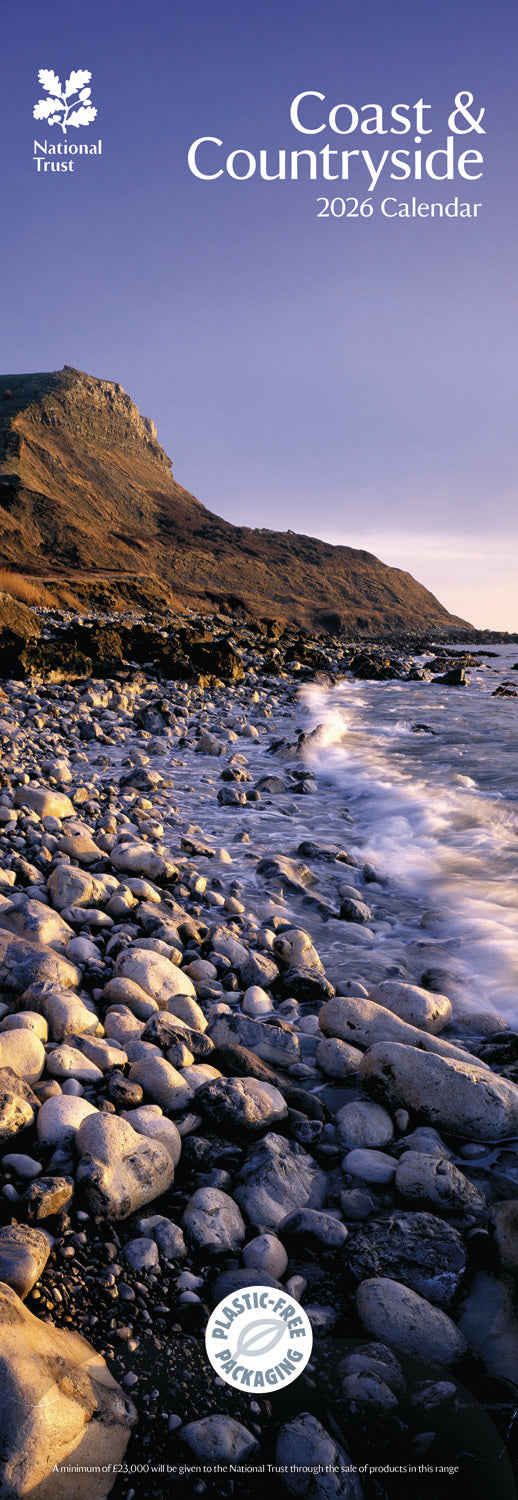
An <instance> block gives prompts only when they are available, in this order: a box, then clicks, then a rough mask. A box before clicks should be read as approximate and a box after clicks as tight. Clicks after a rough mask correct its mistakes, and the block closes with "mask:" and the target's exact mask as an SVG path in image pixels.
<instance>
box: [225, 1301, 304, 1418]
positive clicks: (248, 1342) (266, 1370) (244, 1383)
mask: <svg viewBox="0 0 518 1500" xmlns="http://www.w3.org/2000/svg"><path fill="white" fill-rule="evenodd" d="M312 1347H313V1332H312V1328H311V1323H310V1321H309V1318H308V1316H307V1313H305V1312H304V1309H303V1308H302V1307H300V1306H299V1303H298V1302H295V1301H293V1300H292V1299H290V1298H289V1297H288V1296H278V1295H277V1292H276V1290H275V1288H272V1287H270V1286H261V1285H258V1286H248V1287H246V1288H243V1290H241V1291H239V1292H236V1293H234V1294H233V1295H232V1294H231V1295H230V1297H224V1298H223V1301H222V1302H218V1305H217V1307H215V1308H214V1312H213V1313H212V1314H211V1316H210V1318H209V1321H208V1324H207V1330H206V1334H205V1348H206V1350H207V1354H208V1357H209V1359H210V1362H211V1365H212V1368H213V1369H214V1370H215V1371H216V1374H217V1375H219V1376H220V1378H221V1379H222V1380H224V1381H225V1382H226V1384H227V1385H231V1386H233V1387H234V1390H238V1391H240V1390H243V1389H245V1390H249V1391H255V1392H256V1394H257V1392H259V1393H260V1394H264V1395H265V1396H266V1395H271V1393H272V1391H275V1390H281V1389H282V1388H283V1387H284V1386H286V1385H291V1383H292V1381H293V1380H297V1378H298V1376H299V1375H301V1374H302V1371H303V1370H305V1368H306V1365H307V1363H308V1360H309V1358H310V1355H311V1350H312Z"/></svg>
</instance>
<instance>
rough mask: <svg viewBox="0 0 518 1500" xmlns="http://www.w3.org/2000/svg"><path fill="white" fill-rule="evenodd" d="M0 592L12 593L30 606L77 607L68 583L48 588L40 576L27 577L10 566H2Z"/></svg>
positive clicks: (49, 607) (13, 596) (33, 607)
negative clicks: (12, 569)
mask: <svg viewBox="0 0 518 1500" xmlns="http://www.w3.org/2000/svg"><path fill="white" fill-rule="evenodd" d="M0 592H3V593H6V594H10V595H11V598H12V599H19V600H20V602H21V603H22V604H27V605H29V608H32V609H36V608H38V607H39V608H46V609H57V608H61V609H76V608H77V604H78V601H77V599H76V597H75V595H74V593H73V592H72V589H70V588H68V587H67V585H66V584H53V586H52V588H48V587H47V585H46V584H45V583H43V582H42V580H41V579H39V578H26V577H24V575H23V573H13V572H12V571H11V569H10V568H0Z"/></svg>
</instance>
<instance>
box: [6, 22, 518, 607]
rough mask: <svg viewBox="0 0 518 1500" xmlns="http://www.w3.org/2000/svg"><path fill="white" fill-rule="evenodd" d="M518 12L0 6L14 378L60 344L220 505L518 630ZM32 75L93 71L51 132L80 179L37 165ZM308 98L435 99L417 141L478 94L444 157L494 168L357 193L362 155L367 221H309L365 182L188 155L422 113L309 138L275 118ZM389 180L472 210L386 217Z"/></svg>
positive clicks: (374, 142)
mask: <svg viewBox="0 0 518 1500" xmlns="http://www.w3.org/2000/svg"><path fill="white" fill-rule="evenodd" d="M517 18H518V13H517V11H516V5H515V0H496V3H489V0H433V4H425V5H420V6H418V5H417V4H416V0H361V3H359V0H356V3H355V4H354V5H353V4H352V3H350V0H283V4H282V5H279V3H278V0H275V3H273V0H261V3H258V0H248V3H247V4H246V6H245V5H244V4H243V3H242V0H239V3H237V0H220V3H219V4H218V5H215V4H214V0H190V3H189V4H186V3H184V4H178V3H176V4H175V3H174V0H149V3H146V4H143V3H141V0H110V3H109V4H106V0H103V3H102V4H101V3H100V0H89V3H88V5H87V6H86V5H85V6H81V7H79V6H76V5H70V4H69V3H66V4H65V3H62V0H57V3H50V4H48V5H47V6H42V5H41V0H37V3H36V0H25V3H24V5H23V7H19V8H16V7H14V6H12V7H8V8H7V9H6V10H5V11H4V16H3V23H2V32H3V36H2V41H3V52H2V61H1V63H0V67H1V71H2V89H1V99H2V113H3V121H2V132H1V142H0V159H1V174H2V201H3V207H4V218H3V228H2V236H1V241H0V258H1V282H0V286H1V292H0V298H1V327H2V342H3V354H2V361H1V364H2V369H3V370H4V371H13V372H14V371H17V370H31V369H34V370H38V369H39V370H46V369H55V368H59V367H61V366H62V365H63V364H65V363H68V364H73V365H77V366H78V367H80V368H82V369H86V370H89V371H90V372H91V373H92V374H95V375H102V376H105V377H107V378H109V379H113V380H118V381H120V383H121V384H122V385H123V386H124V387H125V389H126V390H127V391H128V392H129V393H130V395H131V396H132V397H133V399H134V400H135V401H136V403H137V405H138V406H139V407H140V409H141V411H142V412H143V413H144V414H145V415H148V416H151V417H153V418H154V420H155V421H156V423H157V426H158V433H159V438H160V440H161V442H162V443H163V445H164V447H165V448H166V450H167V452H168V453H170V454H171V455H172V458H173V462H174V472H175V476H176V478H177V479H178V480H179V481H180V482H181V483H183V484H184V485H185V486H186V487H187V488H188V489H191V490H192V491H193V492H194V493H195V494H197V495H198V497H199V498H200V499H201V500H203V502H204V503H205V504H206V505H207V506H209V507H210V508H211V509H213V510H215V511H218V512H219V513H220V514H223V515H225V516H227V517H228V518H229V519H230V520H233V521H241V522H244V523H245V524H248V525H259V526H272V527H279V528H287V527H290V528H291V529H293V530H299V531H304V532H306V533H314V534H317V535H319V536H322V537H325V538H328V539H330V540H332V541H342V542H349V543H351V544H352V545H355V546H360V547H368V548H369V549H370V550H372V551H374V552H377V553H378V555H379V556H381V557H382V558H384V559H385V560H386V561H389V562H393V563H396V564H398V565H400V566H402V567H407V568H408V569H409V570H410V571H411V572H413V573H414V574H415V576H416V577H418V578H419V579H421V580H422V581H423V582H424V583H426V584H427V586H428V587H429V588H431V589H432V590H433V592H434V593H436V594H437V595H438V596H439V597H440V598H441V599H442V600H443V602H444V603H445V604H447V605H448V607H449V608H451V609H452V610H454V611H455V612H456V613H461V614H464V615H465V616H466V617H467V618H469V619H471V620H473V621H474V622H475V623H476V624H479V625H490V626H493V627H495V628H507V629H514V630H516V629H518V608H517V607H516V603H515V599H516V582H515V577H516V561H517V556H516V554H517V552H518V546H517V535H516V534H517V529H518V527H517V522H516V514H517V507H516V504H515V503H514V504H513V501H514V497H515V493H516V478H515V476H516V446H517V439H516V422H515V420H513V419H514V410H513V412H512V411H511V391H513V394H514V388H515V385H516V380H515V375H516V369H515V366H516V348H517V338H516V290H515V285H516V278H515V267H516V254H517V243H518V236H517V224H516V160H517V150H518V140H517V128H516V83H515V77H516V62H517V57H518V45H517V29H518V28H517ZM40 68H46V69H49V70H50V69H52V70H54V71H55V72H57V73H58V74H59V76H60V78H61V79H62V81H64V79H65V78H66V77H67V76H68V74H69V73H70V71H71V70H72V69H79V68H84V69H88V70H90V71H91V73H92V85H91V87H92V100H93V103H94V104H95V105H96V106H97V108H98V116H97V119H96V121H95V123H94V124H91V125H90V126H88V127H86V128H84V129H79V130H77V131H76V130H72V129H69V131H68V134H67V138H66V139H67V141H73V142H76V141H77V142H78V143H79V142H82V143H86V142H88V143H91V142H92V141H94V140H97V139H98V137H99V136H101V138H102V142H103V154H102V156H101V157H100V158H98V159H95V158H85V157H81V158H77V161H76V166H75V170H74V173H73V174H70V175H69V174H67V173H54V174H50V173H46V174H44V173H42V172H39V173H38V172H36V168H35V165H34V162H33V160H32V155H33V141H34V138H35V137H36V138H37V139H38V140H40V141H42V140H45V139H47V140H48V141H49V142H50V141H53V142H57V140H58V139H60V140H61V141H64V139H65V138H64V136H63V134H62V132H61V131H60V130H59V128H58V127H56V126H53V127H52V126H48V125H46V124H45V122H38V123H36V122H35V121H34V120H33V118H32V110H33V105H34V104H35V102H36V101H37V99H38V98H40V97H41V96H42V89H41V87H40V85H39V83H38V78H37V75H38V70H39V69H40ZM303 90H318V91H320V92H321V93H323V94H324V95H325V96H326V101H327V109H326V105H322V106H321V108H322V110H323V111H324V113H323V114H322V119H324V118H327V114H328V113H329V110H330V109H331V107H332V106H333V105H336V104H340V103H343V102H347V103H349V104H352V105H355V106H356V107H357V108H358V109H359V108H360V106H361V105H362V104H367V103H372V102H373V101H374V102H377V103H380V104H381V105H383V107H384V109H385V111H387V112H388V111H390V107H391V105H393V104H396V103H398V102H400V101H404V102H406V103H408V104H414V103H415V101H416V100H418V99H419V98H421V97H422V98H424V100H425V101H426V102H429V103H430V104H431V105H432V111H431V112H430V114H429V116H428V118H429V120H430V122H431V123H432V125H433V136H432V137H430V138H429V144H428V143H427V142H425V149H426V150H428V149H430V148H431V147H433V148H439V147H442V146H443V145H444V144H445V139H446V135H447V133H448V127H447V118H448V114H449V112H450V110H451V109H452V107H453V101H454V96H455V94H456V93H457V92H458V91H459V90H470V91H471V92H472V93H473V95H474V105H473V111H474V113H475V114H478V111H479V109H480V108H481V107H482V106H484V107H485V111H486V112H485V116H484V119H483V125H484V127H485V128H486V135H484V136H479V135H478V134H476V133H473V134H470V135H469V136H468V137H465V138H463V139H462V140H461V141H460V144H459V145H458V149H465V148H467V147H469V148H477V147H480V148H481V149H482V150H483V153H484V158H485V162H484V175H483V178H482V179H481V181H480V182H471V183H464V184H463V183H462V180H459V179H458V178H457V179H456V181H455V183H431V182H430V180H429V179H428V180H424V181H423V182H420V183H417V184H415V183H413V182H412V181H410V182H408V183H407V182H394V181H392V182H391V181H390V179H388V178H387V179H386V186H385V185H384V183H385V178H383V181H382V182H381V183H380V186H378V187H377V188H376V189H375V190H374V192H373V193H372V194H370V195H369V193H368V191H367V189H368V174H367V173H366V170H364V169H363V168H362V169H361V170H362V171H364V175H363V176H361V175H360V169H359V168H357V169H356V170H357V171H358V176H357V179H356V180H357V184H358V187H360V188H361V191H360V200H361V199H363V198H369V197H372V200H373V204H374V208H375V211H374V213H373V215H372V217H371V218H368V219H361V218H359V219H350V218H342V219H333V218H331V217H329V218H326V219H318V218H317V206H316V200H317V197H319V198H321V197H322V196H323V195H325V194H326V188H327V194H328V196H331V195H339V196H344V197H345V196H347V193H348V192H349V191H350V193H351V195H353V194H354V192H355V187H356V183H355V182H353V181H351V183H350V184H347V183H345V184H344V183H341V182H338V183H330V184H326V183H325V182H322V181H321V180H319V181H318V182H312V181H303V180H301V181H299V182H291V181H286V182H263V181H260V180H259V179H258V177H257V176H255V177H253V178H251V179H250V180H249V181H246V182H237V181H233V180H231V179H230V178H229V177H228V175H227V174H226V173H225V175H224V176H223V177H222V178H220V179H218V180H217V181H214V182H201V181H199V180H197V179H196V178H195V177H194V176H193V175H192V174H191V173H190V172H189V170H188V167H187V151H188V148H189V146H190V144H191V142H192V141H193V140H194V139H195V138H197V137H200V136H206V135H207V136H217V137H218V138H219V139H221V140H222V141H223V142H224V150H222V151H221V152H217V151H215V150H214V155H213V156H211V157H210V158H209V155H208V153H207V156H206V157H204V156H203V157H202V156H201V155H200V160H203V162H205V161H207V164H209V161H210V166H212V164H214V169H216V166H217V165H219V163H220V160H222V161H223V162H224V161H225V159H226V155H227V154H228V153H229V152H231V151H233V150H235V149H237V148H246V149H248V150H250V151H252V152H253V153H255V154H256V155H257V154H258V152H259V149H260V148H269V150H270V151H271V152H272V153H273V155H272V157H271V160H275V157H276V152H277V149H278V148H280V147H282V148H285V149H287V150H288V152H289V151H291V150H292V149H299V150H300V149H304V148H306V149H309V148H313V149H317V148H320V147H322V145H324V144H325V143H326V142H327V143H329V144H331V146H332V147H333V148H336V147H339V148H340V150H341V149H342V148H343V147H344V146H346V147H349V148H353V147H357V146H363V147H367V148H369V149H370V150H371V152H372V155H373V157H375V158H376V159H378V158H379V156H380V154H381V151H382V150H383V149H385V148H389V149H391V150H392V149H397V148H401V147H405V148H407V149H412V150H414V149H415V145H414V139H413V130H412V133H411V134H410V135H409V136H405V137H402V136H397V137H396V136H394V137H391V136H390V135H388V136H387V137H385V136H383V137H381V136H379V137H378V136H376V135H373V136H369V137H365V136H360V134H359V133H356V135H355V136H354V138H353V137H352V136H348V137H345V138H344V137H343V136H338V135H336V134H333V132H332V131H330V130H329V129H326V132H325V133H324V134H322V135H320V136H314V137H309V136H304V135H302V134H299V133H298V132H297V131H296V130H295V129H294V127H293V125H292V124H291V123H290V118H289V110H290V103H291V100H292V99H293V97H294V96H295V95H296V94H298V93H300V92H302V91H303ZM317 107H320V106H318V101H315V105H314V108H315V110H316V108H317ZM305 118H307V119H308V122H309V120H310V112H309V106H308V114H307V116H305ZM342 118H343V117H342ZM315 120H316V122H317V123H318V122H319V121H318V119H317V115H316V113H315ZM388 123H390V122H388ZM459 140H460V138H459ZM209 169H210V167H209V165H207V170H209ZM352 170H353V169H352ZM388 170H389V168H387V169H386V171H388ZM386 194H390V195H392V196H394V197H395V199H396V201H397V202H398V203H399V202H401V201H411V199H412V196H413V195H414V194H416V195H417V198H418V201H442V202H444V203H446V202H449V201H451V200H452V198H454V197H455V195H457V196H459V199H460V200H461V201H469V202H471V203H472V202H481V203H482V209H481V210H480V211H479V217H478V218H477V220H476V221H475V220H474V219H472V218H467V219H460V218H459V219H453V218H451V219H448V220H447V219H445V218H442V219H434V220H430V219H413V220H412V219H411V220H409V219H400V218H391V219H387V218H384V217H383V216H382V215H381V212H380V204H381V201H382V199H383V198H384V196H385V195H386ZM511 277H512V279H511ZM513 377H514V378H513ZM513 407H514V403H513Z"/></svg>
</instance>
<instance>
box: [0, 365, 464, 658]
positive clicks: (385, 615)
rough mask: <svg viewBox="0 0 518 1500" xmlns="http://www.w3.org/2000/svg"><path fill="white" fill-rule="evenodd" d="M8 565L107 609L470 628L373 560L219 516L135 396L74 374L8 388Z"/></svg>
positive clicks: (0, 494) (4, 507)
mask: <svg viewBox="0 0 518 1500" xmlns="http://www.w3.org/2000/svg"><path fill="white" fill-rule="evenodd" d="M237 563H238V566H236V564H237ZM0 565H1V566H3V567H5V568H6V569H8V570H12V571H14V572H18V573H19V572H22V573H23V574H24V575H26V576H27V577H28V578H29V579H35V580H37V582H38V583H39V584H40V585H41V584H42V582H43V583H49V584H50V585H54V586H56V585H61V586H63V584H65V583H68V584H70V583H71V584H72V585H73V588H74V590H75V593H76V596H77V597H78V598H79V599H80V601H81V602H82V603H83V604H84V603H88V602H90V603H91V602H96V604H97V606H99V605H100V604H101V605H102V604H103V601H104V604H105V605H108V607H110V605H111V604H113V603H114V602H120V601H121V600H122V601H124V599H126V600H127V601H129V602H130V603H135V602H137V603H143V602H145V601H146V599H147V601H148V602H149V603H150V605H151V606H152V607H154V608H156V606H157V605H159V604H160V603H162V602H164V601H166V602H167V601H168V600H169V601H170V602H171V603H172V605H173V608H174V609H178V608H179V609H180V610H181V611H182V610H183V609H184V608H185V606H190V607H192V608H193V609H195V610H208V611H209V612H211V613H213V612H214V610H218V609H221V608H222V606H223V607H226V608H227V609H229V610H230V611H231V613H232V614H233V615H234V616H235V613H236V611H238V610H241V611H242V612H243V613H244V614H245V615H246V616H247V617H250V618H252V619H259V620H260V619H262V618H266V619H279V620H283V621H284V622H289V621H296V622H298V623H300V624H303V625H307V626H310V627H311V628H313V629H315V628H318V627H320V628H321V629H334V630H336V629H338V630H339V629H340V628H341V627H347V629H348V630H352V631H354V632H359V633H360V634H366V633H367V634H368V633H371V634H376V633H379V632H383V633H387V632H389V631H392V632H401V631H403V632H409V631H411V632H416V631H417V632H422V631H433V632H438V631H439V632H441V631H443V632H446V633H447V634H448V633H449V634H450V635H451V634H452V632H453V633H455V632H458V630H459V627H460V626H463V628H464V627H465V625H466V622H465V621H464V622H463V621H461V620H459V619H457V618H456V617H455V616H453V615H450V614H448V611H447V610H445V609H444V608H443V606H442V605H441V604H440V603H439V601H438V600H437V599H435V598H434V596H433V595H432V594H430V593H429V591H428V590H427V589H425V588H423V587H422V585H421V584H419V583H417V582H416V580H415V579H414V578H412V577H411V575H410V574H409V573H404V572H402V571H401V570H400V569H398V568H391V567H387V566H386V565H385V564H384V563H382V562H380V561H379V560H378V558H376V557H374V556H373V555H372V554H371V553H369V552H366V551H359V550H356V549H354V548H352V547H333V546H331V545H329V544H328V543H326V542H322V541H319V540H318V539H316V538H314V537H308V536H299V535H296V534H295V533H293V532H291V531H286V532H277V531H271V530H264V529H260V528H259V529H258V528H252V527H246V526H233V525H231V523H230V522H228V521H225V520H223V519H222V518H221V517H219V516H216V515H213V514H212V513H211V512H210V511H209V510H207V509H206V507H205V506H204V505H202V504H200V502H199V501H198V500H196V499H195V498H194V496H193V495H191V494H190V493H189V492H188V491H187V490H185V489H183V488H182V487H181V485H179V484H178V483H177V482H176V480H175V479H174V478H173V475H172V473H171V460H170V459H169V458H168V457H167V454H166V453H165V452H164V450H163V448H161V447H160V444H159V443H158V440H157V434H156V429H155V426H154V423H153V422H152V421H150V420H149V419H148V418H144V417H141V416H140V413H139V412H138V410H137V407H136V406H135V405H134V403H133V402H132V401H131V399H130V397H129V396H128V395H126V392H125V391H124V390H123V389H122V387H121V386H120V385H119V384H117V383H116V382H113V381H109V380H99V379H97V378H95V377H94V376H91V375H88V374H85V373H84V372H82V371H81V370H75V369H73V368H71V366H69V365H65V367H64V369H63V370H59V371H55V372H51V373H46V374H29V375H4V376H1V377H0Z"/></svg>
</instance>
